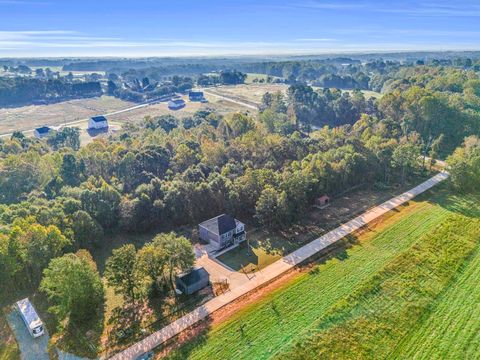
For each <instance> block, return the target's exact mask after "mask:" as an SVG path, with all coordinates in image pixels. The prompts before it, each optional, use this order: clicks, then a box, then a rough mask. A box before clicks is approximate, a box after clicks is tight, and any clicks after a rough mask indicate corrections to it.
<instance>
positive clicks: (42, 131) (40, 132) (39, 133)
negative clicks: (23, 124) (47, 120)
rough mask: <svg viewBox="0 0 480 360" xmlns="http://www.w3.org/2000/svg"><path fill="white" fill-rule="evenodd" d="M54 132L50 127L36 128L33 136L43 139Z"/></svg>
mask: <svg viewBox="0 0 480 360" xmlns="http://www.w3.org/2000/svg"><path fill="white" fill-rule="evenodd" d="M52 131H53V129H52V128H51V127H49V126H41V127H38V128H36V129H35V130H34V131H33V135H34V136H35V137H36V138H38V139H41V138H44V137H46V136H48V134H50V133H51V132H52Z"/></svg>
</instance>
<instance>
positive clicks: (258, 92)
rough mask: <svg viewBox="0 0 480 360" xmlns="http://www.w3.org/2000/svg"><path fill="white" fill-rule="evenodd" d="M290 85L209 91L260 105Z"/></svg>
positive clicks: (370, 93)
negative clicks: (267, 93)
mask: <svg viewBox="0 0 480 360" xmlns="http://www.w3.org/2000/svg"><path fill="white" fill-rule="evenodd" d="M288 87H289V85H287V84H265V83H263V84H257V83H246V84H241V85H222V86H217V87H215V88H209V89H208V90H209V91H212V92H215V93H217V94H219V95H223V96H226V97H232V98H234V99H238V100H246V101H249V102H252V103H256V104H260V103H261V101H262V96H263V95H264V94H265V93H266V92H270V93H273V92H277V91H280V92H281V93H283V94H286V93H287V90H288ZM313 88H314V89H316V90H319V89H321V88H320V87H316V86H313ZM342 91H345V92H352V90H342ZM362 93H363V94H364V95H365V98H367V99H368V98H370V97H374V98H379V97H381V96H382V95H381V94H380V93H377V92H375V91H370V90H362Z"/></svg>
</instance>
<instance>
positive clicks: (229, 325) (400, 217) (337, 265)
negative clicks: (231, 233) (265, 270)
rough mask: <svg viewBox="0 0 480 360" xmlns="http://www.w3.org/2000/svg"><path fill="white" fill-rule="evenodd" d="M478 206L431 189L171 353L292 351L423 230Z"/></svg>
mask: <svg viewBox="0 0 480 360" xmlns="http://www.w3.org/2000/svg"><path fill="white" fill-rule="evenodd" d="M478 206H479V205H478V199H475V198H473V199H472V200H470V201H469V200H467V198H461V197H452V196H450V195H449V193H448V192H447V191H446V190H444V189H436V190H435V191H434V192H433V193H432V192H429V193H427V194H425V195H424V196H422V197H421V198H419V199H417V200H416V201H412V202H410V203H409V204H408V205H406V206H403V207H402V208H401V209H400V211H392V212H390V213H389V216H387V217H386V218H385V219H384V220H383V221H382V222H381V223H380V224H377V225H375V226H372V227H371V228H370V229H368V230H365V231H363V232H362V233H361V234H359V235H358V237H357V239H356V241H357V242H358V243H357V244H356V245H354V246H353V247H351V248H350V249H348V250H346V251H345V252H344V253H342V254H339V256H338V258H333V259H330V260H328V261H326V262H325V263H324V264H320V265H318V266H316V267H315V268H314V269H312V270H311V271H310V272H309V273H304V274H302V275H299V276H298V277H297V278H295V279H294V280H293V281H291V282H290V283H289V284H287V285H286V286H283V287H282V288H280V289H278V290H277V291H275V292H273V293H271V294H269V296H268V297H266V298H264V299H262V300H261V301H259V302H257V303H255V304H253V305H250V306H247V307H245V308H244V309H242V311H240V312H237V313H236V314H235V315H234V316H233V317H232V318H231V319H230V320H229V321H227V322H224V323H222V324H220V325H217V326H214V327H213V328H212V329H210V330H209V331H208V333H204V334H203V336H198V337H197V338H196V339H195V340H194V341H192V342H190V343H188V344H186V345H184V346H183V347H182V348H180V349H179V350H177V351H175V352H174V353H171V354H170V358H172V359H186V358H191V359H267V358H270V357H272V356H275V355H278V354H281V353H284V351H288V350H291V347H292V345H293V344H295V343H296V342H297V341H298V340H299V339H303V338H304V336H307V335H308V334H309V333H311V332H313V330H315V329H316V328H317V326H318V325H319V320H320V319H321V318H322V316H324V315H325V314H327V313H328V311H329V309H331V308H332V307H333V306H334V305H337V303H339V302H340V303H341V301H342V300H344V299H345V298H347V297H348V296H349V295H351V294H352V293H355V291H357V290H358V289H360V288H362V286H363V285H364V284H365V283H368V282H369V281H370V280H371V279H372V278H374V275H377V274H378V273H380V271H381V270H382V269H383V268H385V267H386V266H387V265H388V264H389V263H391V262H393V260H395V259H396V258H397V257H398V256H399V255H401V254H402V253H405V252H406V251H407V250H409V248H410V247H411V246H412V245H413V244H414V243H416V242H417V241H418V240H419V239H420V238H421V237H422V235H425V234H427V233H429V232H432V231H433V230H434V229H436V228H438V227H439V226H441V225H442V224H443V223H444V222H445V221H447V220H448V219H449V218H452V217H455V216H457V213H458V212H461V211H464V210H465V209H472V208H475V207H477V208H478ZM226 344H228V346H226Z"/></svg>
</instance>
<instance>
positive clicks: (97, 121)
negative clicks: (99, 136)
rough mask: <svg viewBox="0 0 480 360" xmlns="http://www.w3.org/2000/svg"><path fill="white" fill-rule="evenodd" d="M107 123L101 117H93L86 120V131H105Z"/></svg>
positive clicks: (103, 117) (104, 118) (105, 119)
mask: <svg viewBox="0 0 480 360" xmlns="http://www.w3.org/2000/svg"><path fill="white" fill-rule="evenodd" d="M107 128H108V121H107V118H106V117H105V116H103V115H99V116H94V117H92V118H90V120H88V130H99V129H107Z"/></svg>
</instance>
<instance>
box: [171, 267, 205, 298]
mask: <svg viewBox="0 0 480 360" xmlns="http://www.w3.org/2000/svg"><path fill="white" fill-rule="evenodd" d="M209 282H210V276H209V275H208V272H207V270H205V269H204V268H203V267H198V268H195V269H193V270H192V271H190V272H187V273H184V274H180V275H178V276H177V279H176V281H175V284H176V287H177V289H178V290H180V291H181V292H182V293H184V294H187V295H191V294H193V293H195V292H197V291H198V290H201V289H203V288H204V287H206V286H208V284H209Z"/></svg>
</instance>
